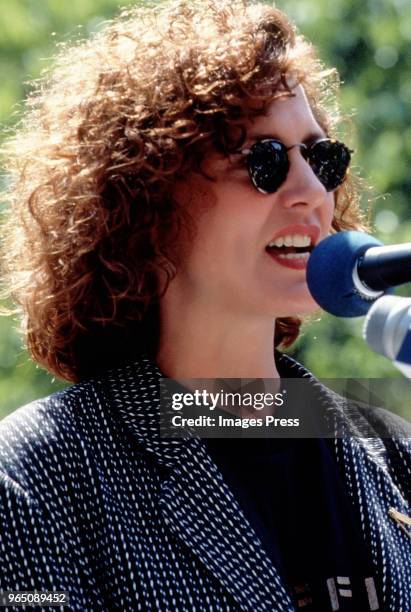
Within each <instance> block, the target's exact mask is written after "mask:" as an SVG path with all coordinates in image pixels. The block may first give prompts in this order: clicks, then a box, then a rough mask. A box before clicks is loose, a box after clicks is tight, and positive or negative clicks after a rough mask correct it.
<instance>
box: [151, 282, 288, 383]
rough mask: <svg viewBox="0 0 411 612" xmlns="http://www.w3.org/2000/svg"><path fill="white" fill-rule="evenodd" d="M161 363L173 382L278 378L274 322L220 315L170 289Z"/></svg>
mask: <svg viewBox="0 0 411 612" xmlns="http://www.w3.org/2000/svg"><path fill="white" fill-rule="evenodd" d="M160 322H161V324H160V329H161V332H160V340H159V348H158V352H157V356H156V361H157V363H158V366H159V367H160V369H161V371H162V372H164V374H165V375H166V376H167V377H169V378H186V379H188V378H278V377H279V375H278V372H277V369H276V365H275V360H274V326H275V319H274V318H269V317H267V318H262V317H261V316H259V317H256V316H253V315H247V316H246V315H244V313H236V312H233V311H232V310H231V311H229V312H228V311H227V312H224V311H218V310H216V308H215V307H213V304H210V303H204V302H196V301H193V300H188V299H180V296H178V295H173V293H172V292H170V291H167V294H166V296H165V297H164V299H163V301H162V303H161V306H160Z"/></svg>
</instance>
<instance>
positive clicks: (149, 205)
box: [2, 0, 363, 381]
mask: <svg viewBox="0 0 411 612" xmlns="http://www.w3.org/2000/svg"><path fill="white" fill-rule="evenodd" d="M290 82H293V83H301V84H302V85H303V86H304V88H305V91H306V93H307V96H308V99H309V101H310V104H311V106H312V108H313V111H314V114H315V116H316V118H317V121H318V122H319V124H320V125H321V126H322V127H323V129H324V130H325V131H326V133H328V134H330V135H333V134H334V133H335V129H336V126H337V123H338V121H339V119H340V116H339V113H338V106H337V104H336V97H335V93H336V91H337V89H338V79H337V76H336V73H335V71H333V70H324V68H323V66H322V64H321V62H320V61H319V60H318V58H317V56H316V53H315V50H314V48H313V47H312V45H310V44H309V43H308V42H306V41H305V40H304V38H303V37H302V36H300V35H298V34H297V33H296V31H295V28H294V26H293V25H292V24H291V23H290V22H289V21H288V20H287V18H286V17H285V16H284V14H283V13H282V12H280V11H279V10H277V9H276V8H273V7H272V6H270V5H264V4H252V3H249V2H247V1H246V0H193V1H191V2H190V1H186V0H177V1H171V2H166V3H161V4H160V5H157V6H153V5H151V6H150V5H147V6H145V7H142V8H141V7H140V8H133V9H131V10H127V11H124V12H123V13H122V14H121V15H120V16H119V17H118V18H116V19H114V20H113V21H111V22H109V23H108V24H107V26H106V27H105V29H104V30H103V31H101V32H100V33H98V34H97V35H95V36H94V38H92V39H91V40H90V41H85V42H80V43H76V44H74V45H73V46H71V47H70V46H66V47H65V48H63V50H62V52H61V53H60V54H59V56H58V57H57V60H56V62H55V65H54V68H53V69H52V71H51V72H50V73H49V74H48V76H46V77H45V78H44V79H43V80H42V81H41V83H40V84H39V85H38V86H37V87H36V88H35V91H34V92H33V94H32V95H31V96H30V97H29V100H28V107H29V108H28V109H27V112H26V114H25V118H24V121H23V123H22V125H21V126H20V127H19V128H18V130H17V131H16V134H15V135H14V137H13V138H12V139H10V140H9V141H8V142H7V143H6V146H5V159H6V169H7V170H8V171H9V174H10V180H9V187H8V193H7V199H8V201H9V202H10V207H9V210H8V212H7V218H6V222H5V225H4V240H3V257H2V260H3V271H4V287H5V289H4V291H3V295H10V296H12V297H13V298H14V300H15V301H16V303H17V304H18V310H19V312H20V313H21V314H22V319H23V329H24V334H25V339H26V343H27V346H28V349H29V351H30V353H31V355H32V357H33V358H34V359H35V360H36V361H37V362H38V363H40V364H42V365H43V366H45V367H46V368H47V369H48V370H50V371H51V372H53V373H55V374H56V375H57V376H59V377H61V378H64V379H66V380H68V381H77V380H80V379H81V378H84V377H86V376H90V375H92V374H94V373H95V372H96V371H98V370H99V369H100V368H105V367H107V366H109V365H111V364H113V363H115V362H116V361H117V360H118V359H120V358H125V357H128V356H129V355H132V354H134V353H135V352H138V351H140V350H144V351H147V352H149V353H152V354H155V352H156V343H157V340H158V333H159V330H158V326H159V320H158V302H159V298H160V297H161V295H162V294H163V293H164V291H165V290H166V288H167V283H168V282H169V281H170V279H171V278H172V277H173V275H174V274H175V270H176V266H177V265H178V264H177V262H175V261H174V260H173V256H172V252H173V245H175V244H176V243H177V241H178V240H179V237H180V236H181V231H182V229H189V230H190V231H191V230H192V231H194V227H192V220H191V219H190V218H189V216H188V215H187V214H186V212H185V211H184V210H183V209H182V208H181V207H179V205H178V203H177V202H175V201H173V198H172V196H171V195H170V194H171V193H172V186H173V184H174V183H175V181H176V180H177V179H180V178H181V177H184V175H185V173H186V172H187V171H189V170H192V169H195V170H198V171H201V162H202V159H203V157H204V155H205V153H206V151H207V150H209V149H210V147H214V148H216V149H217V150H219V151H223V152H226V153H227V154H228V153H229V152H230V151H231V150H232V149H233V148H235V147H238V146H239V145H240V144H241V143H240V142H238V139H237V142H235V143H234V142H231V141H230V136H229V133H230V129H229V128H230V126H231V125H232V124H233V122H236V123H237V124H238V122H239V121H241V120H242V119H250V118H252V117H254V116H257V115H260V114H262V113H264V111H265V109H266V107H267V105H268V104H269V102H270V101H271V100H272V99H273V98H274V97H275V95H276V93H278V91H279V90H280V89H284V87H286V88H287V87H288V88H289V86H288V85H287V83H290ZM240 140H241V139H240ZM357 191H358V189H357V187H356V184H355V178H353V177H352V176H349V177H348V179H347V180H346V181H345V183H344V184H343V186H342V187H341V188H340V189H339V190H338V192H337V193H336V209H335V210H336V212H335V219H334V224H333V225H334V229H335V230H336V231H338V230H341V229H348V228H360V227H362V223H363V221H362V218H361V215H360V209H359V204H358V193H357ZM159 278H163V279H164V278H165V279H166V280H165V282H164V283H161V286H160V283H159ZM299 324H300V321H299V320H298V319H295V318H294V319H279V320H278V321H277V325H276V337H275V344H276V345H282V346H286V345H288V344H291V343H292V342H293V340H294V339H295V338H296V337H297V335H298V331H299Z"/></svg>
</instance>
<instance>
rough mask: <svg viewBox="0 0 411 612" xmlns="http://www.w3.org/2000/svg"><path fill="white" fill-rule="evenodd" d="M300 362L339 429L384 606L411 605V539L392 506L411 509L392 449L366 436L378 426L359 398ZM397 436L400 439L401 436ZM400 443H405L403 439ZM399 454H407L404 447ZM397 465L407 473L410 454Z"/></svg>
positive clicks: (337, 445)
mask: <svg viewBox="0 0 411 612" xmlns="http://www.w3.org/2000/svg"><path fill="white" fill-rule="evenodd" d="M289 359H290V358H288V357H287V358H286V360H287V361H289ZM294 363H296V362H294ZM297 365H298V369H299V372H300V375H301V376H304V377H307V378H311V381H312V384H313V387H314V388H315V392H316V395H317V400H318V407H319V408H320V409H321V408H322V410H323V412H324V415H325V416H326V419H327V420H328V423H329V428H331V429H330V430H331V431H334V432H335V440H334V452H335V458H336V461H337V464H338V467H339V471H340V474H341V477H342V480H343V482H344V483H345V486H346V489H347V491H348V494H349V496H350V497H351V500H352V502H353V507H354V510H355V512H356V514H357V517H358V522H359V524H360V525H361V530H362V534H363V537H364V541H365V544H366V547H367V549H368V550H369V551H370V553H371V558H372V560H373V562H374V566H375V572H376V575H377V576H378V580H379V583H380V586H381V590H382V598H383V601H380V602H379V604H380V606H381V607H380V608H378V609H381V610H411V588H410V587H411V543H410V539H409V537H408V535H407V534H406V533H404V531H402V530H401V529H400V528H399V527H398V525H397V524H396V523H395V522H394V521H393V520H392V519H391V518H390V516H389V513H388V510H389V508H390V507H394V508H395V509H396V510H398V511H400V512H403V513H405V514H409V512H410V509H409V506H408V503H407V500H406V499H405V498H404V496H403V495H402V494H401V491H400V489H399V488H398V487H397V485H396V483H395V482H394V480H393V478H392V476H391V472H390V468H389V464H390V458H389V456H388V452H387V448H386V446H385V444H384V442H383V440H382V438H379V437H378V436H377V434H375V437H373V438H371V437H369V438H365V437H362V436H361V431H370V429H372V427H371V425H370V423H369V422H368V421H366V419H365V416H364V414H362V412H361V411H360V410H358V408H356V405H355V402H353V403H351V404H349V405H348V406H347V404H346V402H345V400H342V399H341V398H339V397H338V396H336V394H334V393H333V392H332V391H330V390H329V389H328V388H327V387H325V386H324V385H323V384H321V383H320V382H319V381H318V380H317V379H315V378H314V377H313V376H312V375H311V374H310V373H309V372H308V370H306V369H305V368H303V367H302V366H300V365H299V364H297ZM347 409H348V410H347ZM347 414H349V417H348V418H347ZM382 418H384V417H382ZM364 425H365V426H364ZM358 427H359V429H358ZM363 435H364V434H363ZM391 441H392V442H394V443H395V439H393V440H391ZM398 442H399V444H401V440H399V441H398ZM406 452H409V451H406ZM398 454H399V455H400V456H401V449H399V450H398ZM392 461H393V459H392ZM397 469H402V470H403V472H404V474H405V472H406V471H407V467H406V465H405V457H404V460H403V463H402V465H397ZM404 479H405V476H404Z"/></svg>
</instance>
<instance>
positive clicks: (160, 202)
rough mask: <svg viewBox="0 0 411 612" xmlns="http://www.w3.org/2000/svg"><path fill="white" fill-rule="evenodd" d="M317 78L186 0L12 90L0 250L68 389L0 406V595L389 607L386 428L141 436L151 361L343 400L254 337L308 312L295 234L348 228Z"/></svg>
mask: <svg viewBox="0 0 411 612" xmlns="http://www.w3.org/2000/svg"><path fill="white" fill-rule="evenodd" d="M336 88H337V80H336V77H335V73H334V72H333V71H326V70H324V69H323V67H322V65H321V63H320V62H319V60H318V59H317V57H316V54H315V52H314V50H313V48H312V46H311V45H309V44H308V43H307V42H306V41H305V40H304V39H303V38H302V37H300V36H298V35H297V34H296V32H295V31H294V28H293V26H292V25H291V24H290V23H289V22H288V20H287V19H286V17H285V16H284V15H283V14H282V13H281V12H280V11H278V10H276V9H274V8H272V7H270V6H265V5H261V4H255V5H254V4H248V3H247V2H241V1H234V2H216V1H215V0H206V1H202V2H169V3H166V4H162V5H160V6H159V7H156V8H155V7H147V8H142V9H134V10H131V11H130V12H129V13H125V14H124V15H123V16H122V17H121V18H119V19H117V20H114V21H113V22H111V23H110V24H108V25H107V27H106V28H105V30H104V31H102V32H101V33H100V34H98V35H97V36H96V37H95V38H94V39H93V40H92V41H91V42H88V43H82V44H79V45H77V46H75V47H73V48H71V49H66V50H65V51H64V52H63V54H62V55H61V57H60V58H59V60H58V62H57V66H56V68H55V70H54V72H53V73H52V75H51V77H50V78H49V79H48V82H47V83H45V84H43V86H42V87H40V88H39V90H38V92H37V95H35V96H33V97H32V99H31V105H32V108H31V110H30V112H29V113H28V115H27V120H26V123H25V125H24V126H23V127H22V128H21V129H20V131H19V133H18V134H17V135H16V138H15V139H14V141H12V142H10V143H9V146H8V159H9V160H10V161H9V164H10V170H11V172H12V174H14V179H13V180H12V181H11V186H10V200H11V203H12V205H11V208H10V213H9V216H8V222H7V225H6V241H5V248H4V261H5V270H6V272H7V274H8V276H7V278H8V280H9V285H10V288H11V289H10V291H11V293H12V295H13V297H14V299H15V300H16V301H17V303H18V304H19V305H20V309H21V312H22V314H23V321H24V326H25V327H24V329H25V333H26V339H27V345H28V347H29V349H30V351H31V354H32V356H33V357H34V359H35V360H36V361H37V362H38V363H40V364H42V365H43V366H45V367H46V368H48V369H49V371H51V372H53V373H55V374H56V375H58V376H60V377H62V378H65V379H66V380H68V381H72V382H75V383H76V384H75V385H73V386H72V387H70V388H69V389H67V390H65V391H63V392H61V393H57V394H54V395H52V396H50V397H49V398H46V399H44V400H40V401H37V402H34V403H32V404H30V405H28V406H26V407H23V408H21V409H20V410H18V411H16V412H15V413H14V414H13V415H12V416H11V417H9V418H7V419H6V420H4V421H3V423H2V425H1V434H0V473H1V479H0V484H1V488H0V491H1V498H0V500H1V503H0V529H1V531H0V534H1V537H0V543H1V547H2V548H1V550H2V556H1V558H2V562H1V563H2V573H1V575H0V587H1V590H3V591H10V590H24V591H33V590H38V591H65V592H67V593H68V597H69V599H70V606H71V607H72V609H73V610H112V609H119V610H134V609H137V610H197V609H199V610H278V611H283V610H287V611H290V610H295V609H299V608H304V609H307V610H361V612H363V611H364V610H395V611H400V610H407V609H409V608H411V594H410V592H411V589H410V586H411V579H410V576H411V569H410V564H409V557H408V555H409V545H410V542H409V539H408V537H407V534H406V533H404V531H403V530H402V529H400V528H399V525H398V524H397V523H395V522H394V521H393V520H392V519H391V518H390V517H389V516H388V508H389V507H391V506H393V507H395V508H396V509H397V511H401V512H406V511H407V495H408V499H409V486H408V484H407V483H408V481H407V479H406V469H407V465H406V462H407V461H408V466H409V457H410V454H409V448H408V447H407V446H406V442H405V441H401V440H399V439H393V440H390V446H389V453H388V450H387V449H388V445H387V446H385V445H384V443H383V441H382V440H378V439H377V440H376V439H374V440H372V442H371V443H370V442H369V441H367V440H361V439H355V438H353V437H348V438H347V437H346V438H344V439H339V440H335V441H333V443H332V444H330V443H329V442H330V441H329V440H323V439H316V440H296V441H293V440H291V441H290V440H282V441H280V440H266V441H264V442H265V443H264V444H263V445H261V444H260V443H259V444H255V443H253V440H234V441H231V442H230V444H229V443H228V441H226V440H207V441H205V440H202V439H200V438H198V437H194V438H192V439H177V440H176V439H167V438H164V437H161V436H160V435H159V428H158V419H159V382H160V378H161V376H162V375H165V376H167V377H170V378H185V379H189V378H195V377H201V378H216V377H220V378H242V377H245V378H263V377H264V378H270V379H275V378H278V377H280V376H281V377H282V378H286V377H290V378H292V377H297V378H302V377H303V378H308V379H309V380H310V381H311V382H312V388H313V389H314V391H315V393H316V394H317V395H316V397H317V399H318V401H319V402H320V404H321V406H322V407H323V409H324V411H325V412H327V414H331V415H332V418H337V416H341V406H340V405H339V400H338V397H336V396H334V395H333V394H332V393H331V392H329V391H328V390H326V389H325V388H324V387H322V386H321V385H320V384H319V383H318V382H317V381H315V379H314V378H313V377H312V375H311V374H310V373H309V372H307V370H305V369H304V368H303V367H302V366H300V365H299V364H297V363H296V362H295V361H293V360H292V359H291V358H289V357H286V356H285V355H282V354H281V353H280V352H279V351H278V350H277V351H276V352H275V353H274V351H273V347H276V348H277V349H278V348H281V347H286V346H288V345H290V344H292V342H293V341H294V340H295V338H296V337H297V335H298V331H299V325H300V319H299V318H298V316H299V315H302V314H304V313H309V312H312V311H313V310H314V309H315V308H316V304H315V303H314V301H313V299H312V298H311V296H310V294H309V292H308V289H307V285H306V281H305V266H306V262H307V258H308V256H309V252H310V250H311V249H312V248H313V247H314V246H315V244H317V243H318V242H319V241H320V240H321V239H322V238H324V237H325V236H327V235H328V234H329V233H330V232H332V231H341V230H343V229H351V228H356V229H361V228H363V225H362V220H361V216H360V212H359V207H358V198H357V193H356V188H355V183H354V179H353V177H352V176H351V175H349V174H348V166H349V161H350V151H349V149H348V147H347V146H345V145H344V144H343V143H340V142H338V141H334V140H330V139H331V138H332V137H335V136H336V125H337V122H338V119H339V117H338V114H337V112H336V105H335V96H334V93H335V91H336ZM401 427H402V424H401V423H397V430H398V432H399V436H400V435H401V433H403V430H402V429H401ZM407 486H408V488H407ZM315 553H318V554H317V557H318V558H317V560H316V559H315ZM9 605H10V607H12V604H10V602H9Z"/></svg>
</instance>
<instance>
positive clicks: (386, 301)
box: [363, 295, 411, 378]
mask: <svg viewBox="0 0 411 612" xmlns="http://www.w3.org/2000/svg"><path fill="white" fill-rule="evenodd" d="M363 336H364V339H365V341H366V342H367V344H368V345H369V346H370V347H371V348H372V349H373V350H374V351H375V352H376V353H380V354H381V355H384V356H385V357H388V359H391V360H392V361H393V362H394V365H395V366H396V367H397V368H398V369H399V370H400V371H401V372H402V373H403V374H405V376H406V377H407V378H411V298H405V297H397V296H394V295H385V296H383V297H382V298H380V299H379V300H377V301H376V302H375V303H374V304H373V305H372V306H371V308H370V310H369V312H368V315H367V317H366V319H365V322H364V327H363Z"/></svg>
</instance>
